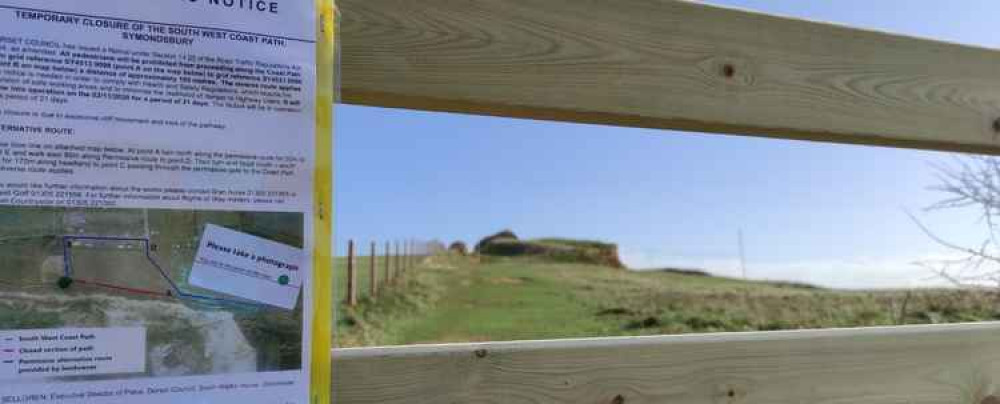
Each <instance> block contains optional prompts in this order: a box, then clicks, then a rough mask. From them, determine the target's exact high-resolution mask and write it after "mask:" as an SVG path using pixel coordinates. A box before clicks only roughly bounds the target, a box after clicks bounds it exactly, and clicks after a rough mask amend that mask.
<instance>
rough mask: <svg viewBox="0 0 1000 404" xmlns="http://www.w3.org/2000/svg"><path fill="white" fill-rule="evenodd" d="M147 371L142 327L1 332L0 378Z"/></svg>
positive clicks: (34, 377) (32, 377)
mask: <svg viewBox="0 0 1000 404" xmlns="http://www.w3.org/2000/svg"><path fill="white" fill-rule="evenodd" d="M145 371H146V329H145V328H141V327H130V328H54V329H48V330H13V331H0V379H8V380H10V379H43V378H55V377H70V376H94V375H109V374H128V373H142V372H145Z"/></svg>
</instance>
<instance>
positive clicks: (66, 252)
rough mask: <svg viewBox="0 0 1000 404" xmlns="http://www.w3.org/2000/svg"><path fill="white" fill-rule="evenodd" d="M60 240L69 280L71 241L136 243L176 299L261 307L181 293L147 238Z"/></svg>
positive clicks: (71, 272)
mask: <svg viewBox="0 0 1000 404" xmlns="http://www.w3.org/2000/svg"><path fill="white" fill-rule="evenodd" d="M62 239H63V243H62V244H63V245H62V248H63V272H64V274H65V275H66V277H70V278H71V277H72V276H73V254H72V253H71V252H70V244H71V243H72V242H73V240H98V241H136V242H139V243H141V244H142V246H143V250H144V252H145V255H146V260H147V261H149V263H150V264H153V267H155V268H156V271H157V272H159V273H160V276H161V277H163V280H165V281H167V283H168V284H170V289H172V290H173V291H174V293H176V295H177V297H179V298H184V299H189V300H200V301H208V302H215V303H223V304H226V303H228V304H233V305H242V306H250V307H253V308H259V307H262V306H263V305H260V304H256V303H250V302H243V301H239V300H232V299H226V298H221V297H211V296H202V295H196V294H192V293H187V292H185V291H183V290H182V289H181V288H180V287H179V286H177V283H175V282H174V280H173V279H170V276H168V275H167V271H165V270H164V269H163V267H161V266H160V264H159V263H158V262H156V259H155V258H153V254H152V251H151V249H150V248H149V244H150V243H149V239H148V238H135V237H105V236H63V237H62Z"/></svg>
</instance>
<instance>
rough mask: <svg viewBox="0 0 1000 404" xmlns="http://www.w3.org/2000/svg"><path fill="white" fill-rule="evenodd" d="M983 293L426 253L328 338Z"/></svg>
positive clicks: (720, 328) (504, 336)
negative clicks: (844, 287) (838, 286)
mask: <svg viewBox="0 0 1000 404" xmlns="http://www.w3.org/2000/svg"><path fill="white" fill-rule="evenodd" d="M995 297H996V295H995V293H992V292H985V291H959V290H920V291H913V292H906V291H881V292H873V291H865V292H860V291H840V290H829V289H821V288H816V287H813V286H810V285H799V284H792V283H781V282H754V281H749V282H747V281H742V280H736V279H728V278H718V277H711V276H705V275H704V274H685V273H677V272H631V271H622V270H620V269H617V268H612V267H607V266H598V265H590V264H579V263H567V262H553V261H548V260H544V259H540V258H539V257H512V258H510V257H492V258H489V259H486V260H483V261H481V262H478V261H476V260H475V259H474V257H458V256H436V257H432V258H429V259H427V260H426V261H424V262H423V263H422V265H421V266H420V267H419V268H418V269H416V270H414V271H412V272H410V273H408V274H407V277H406V278H405V280H404V281H403V282H402V285H401V286H400V287H398V288H396V289H394V290H393V292H392V293H391V294H390V295H388V296H385V297H383V298H380V301H379V302H378V303H377V304H369V303H363V304H361V305H360V306H359V307H358V308H356V309H349V310H348V309H344V310H343V311H341V317H340V318H339V320H340V321H339V322H338V329H337V332H338V334H337V339H336V344H337V345H338V346H364V345H393V344H415V343H444V342H469V341H487V340H489V341H502V340H526V339H550V338H578V337H602V336H625V335H654V334H683V333H705V332H736V331H764V330H788V329H803V328H834V327H837V328H840V327H862V326H882V325H895V324H930V323H946V322H970V321H986V320H993V319H997V318H1000V311H998V310H997V309H996V308H995V307H994V301H995Z"/></svg>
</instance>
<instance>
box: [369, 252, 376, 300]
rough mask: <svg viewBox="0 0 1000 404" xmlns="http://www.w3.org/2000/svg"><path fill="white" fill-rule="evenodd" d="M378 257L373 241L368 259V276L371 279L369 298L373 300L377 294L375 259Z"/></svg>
mask: <svg viewBox="0 0 1000 404" xmlns="http://www.w3.org/2000/svg"><path fill="white" fill-rule="evenodd" d="M377 258H378V251H375V242H374V241H372V245H371V259H369V260H368V261H369V266H368V277H369V279H370V280H371V282H370V283H371V285H370V286H371V298H372V300H375V297H376V296H378V272H377V271H376V270H375V260H376V259H377Z"/></svg>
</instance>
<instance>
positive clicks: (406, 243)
mask: <svg viewBox="0 0 1000 404" xmlns="http://www.w3.org/2000/svg"><path fill="white" fill-rule="evenodd" d="M407 269H410V240H403V270H404V271H405V270H407Z"/></svg>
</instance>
